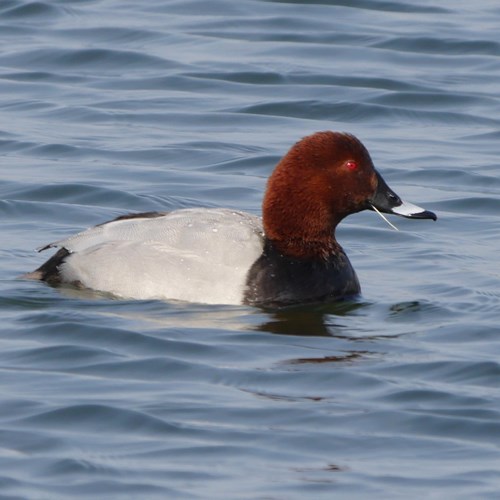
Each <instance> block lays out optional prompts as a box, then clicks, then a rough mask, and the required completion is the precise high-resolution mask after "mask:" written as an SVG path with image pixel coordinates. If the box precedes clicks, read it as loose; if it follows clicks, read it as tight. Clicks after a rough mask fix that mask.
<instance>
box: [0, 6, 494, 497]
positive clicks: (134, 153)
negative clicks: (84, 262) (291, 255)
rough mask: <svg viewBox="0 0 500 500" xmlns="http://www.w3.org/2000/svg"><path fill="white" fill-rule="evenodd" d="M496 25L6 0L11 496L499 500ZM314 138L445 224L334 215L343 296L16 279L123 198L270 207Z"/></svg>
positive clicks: (3, 476) (441, 17) (468, 15)
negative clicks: (177, 295)
mask: <svg viewBox="0 0 500 500" xmlns="http://www.w3.org/2000/svg"><path fill="white" fill-rule="evenodd" d="M499 25H500V7H498V6H496V5H495V2H489V1H487V0H478V1H476V2H469V1H467V2H465V1H454V2H451V1H445V2H437V3H436V2H433V1H430V0H418V1H417V0H405V1H403V0H400V1H396V0H394V1H391V0H353V1H343V0H342V1H341V0H338V1H334V0H332V1H329V0H316V1H312V2H311V1H306V0H290V1H286V0H283V1H264V0H238V2H231V1H229V0H211V1H210V2H206V1H202V0H177V1H169V0H149V1H147V2H137V1H134V2H132V1H127V0H120V1H118V0H73V1H68V0H64V1H63V0H59V1H56V0H45V1H31V2H30V1H27V0H3V1H2V2H1V3H0V173H1V176H0V226H1V229H0V230H1V235H2V236H1V237H2V240H1V241H2V245H1V250H0V251H1V259H0V273H1V281H0V308H1V318H2V327H1V329H0V495H2V498H9V499H10V498H16V499H17V498H23V499H24V498H29V499H50V500H57V499H68V498H72V499H79V498H106V499H111V498H134V499H135V498H141V499H142V498H148V499H149V498H151V499H153V498H155V499H156V498H158V499H165V498H193V499H194V498H199V499H221V498H230V499H238V498H240V499H304V498H315V499H316V498H325V499H330V498H356V499H358V498H381V499H388V498H454V499H457V498H467V499H469V498H498V496H499V491H500V391H499V387H500V364H499V359H500V327H499V319H500V313H499V311H500V271H499V269H500V267H499V264H500V253H499V251H498V248H499V247H498V241H499V235H500V202H499V200H500V165H499V161H500V160H499V159H500V86H499V79H500V30H499V29H498V26H499ZM326 129H332V130H344V131H349V132H352V133H354V134H355V135H357V136H358V137H359V138H360V139H361V140H362V141H363V142H364V143H365V145H366V146H367V147H368V149H369V150H370V152H371V154H372V157H373V160H374V162H375V164H376V166H377V167H378V169H379V170H380V171H381V172H382V173H383V175H384V177H385V179H386V180H387V182H388V183H389V185H391V187H392V188H393V189H394V190H395V191H396V192H398V194H400V195H401V196H402V197H403V198H404V199H406V200H408V201H411V202H413V203H416V204H418V205H420V206H423V207H425V208H426V209H428V210H433V211H435V212H436V213H437V214H438V217H439V219H438V221H437V222H436V223H433V222H431V221H411V220H405V219H399V218H398V219H394V218H392V219H391V220H392V222H394V223H395V224H396V225H397V226H398V227H399V229H400V231H399V232H395V231H393V230H391V228H390V227H388V226H387V225H386V224H385V223H384V222H383V221H382V220H381V219H380V218H378V217H377V216H376V214H374V213H372V212H370V213H368V212H367V213H362V214H358V215H355V216H352V217H350V218H348V220H346V221H345V222H344V223H343V225H342V227H341V228H340V230H339V234H338V237H339V240H340V241H341V243H342V245H343V246H344V248H345V249H346V251H347V253H348V254H349V256H350V259H351V261H352V263H353V265H354V267H355V268H356V270H357V272H358V275H359V278H360V281H361V284H362V288H363V295H362V297H361V299H360V300H358V301H356V302H354V303H342V304H332V305H325V306H307V307H298V308H294V309H291V310H282V311H264V310H260V309H255V308H250V307H244V306H241V307H234V306H207V305H199V304H186V303H179V302H177V303H176V302H170V303H168V302H160V301H148V302H141V301H136V302H134V301H124V300H112V299H110V298H108V297H102V296H99V295H98V294H93V293H91V292H83V291H80V292H78V291H73V292H70V291H68V290H66V291H64V290H60V289H55V288H51V287H48V286H46V285H45V284H42V283H38V282H30V281H23V280H18V279H16V278H17V276H18V275H20V274H21V273H23V272H26V271H29V270H32V269H34V268H35V267H37V266H38V265H40V264H41V262H43V260H44V259H45V258H46V257H47V255H45V254H42V255H40V254H37V253H36V252H35V251H34V249H35V248H37V247H40V246H42V245H44V244H46V243H48V242H50V241H54V240H57V239H59V238H62V237H64V236H67V235H70V234H72V233H74V232H76V231H79V230H82V229H84V228H86V227H88V226H91V225H94V224H97V223H99V222H103V221H105V220H109V219H110V218H113V217H115V216H117V215H120V214H124V213H128V212H134V211H142V210H171V209H175V208H181V207H193V206H225V207H234V208H238V209H242V210H246V211H249V212H251V213H255V214H259V213H260V203H261V199H262V193H263V189H264V187H265V182H266V179H267V177H268V175H269V174H270V172H271V171H272V169H273V167H274V165H275V164H276V162H277V161H278V159H279V158H280V157H281V156H282V155H283V154H284V153H285V152H286V151H287V150H288V148H289V147H290V146H291V145H292V144H293V143H294V142H295V141H296V140H298V139H299V138H301V137H303V136H304V135H307V134H309V133H311V132H313V131H316V130H326Z"/></svg>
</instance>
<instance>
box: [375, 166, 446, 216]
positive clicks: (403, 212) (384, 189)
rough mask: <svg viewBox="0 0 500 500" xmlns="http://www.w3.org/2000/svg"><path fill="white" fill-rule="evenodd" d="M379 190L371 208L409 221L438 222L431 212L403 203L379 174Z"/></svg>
mask: <svg viewBox="0 0 500 500" xmlns="http://www.w3.org/2000/svg"><path fill="white" fill-rule="evenodd" d="M377 181H378V185H377V190H376V191H375V194H374V195H373V197H372V198H371V199H370V200H369V201H368V203H369V204H370V208H371V209H372V210H373V208H376V209H377V210H379V211H380V212H383V213H386V214H394V215H400V216H401V217H406V218H408V219H432V220H437V217H436V214H435V213H434V212H430V211H429V210H424V209H423V208H421V207H418V206H417V205H414V204H413V203H408V202H407V201H403V200H402V199H401V198H400V197H399V196H398V195H397V194H396V193H395V192H394V191H393V190H392V189H391V188H390V187H389V186H388V185H387V184H386V182H385V181H384V179H383V177H382V176H381V175H380V174H379V173H378V172H377Z"/></svg>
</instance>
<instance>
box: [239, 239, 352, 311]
mask: <svg viewBox="0 0 500 500" xmlns="http://www.w3.org/2000/svg"><path fill="white" fill-rule="evenodd" d="M360 291H361V289H360V286H359V281H358V278H357V276H356V273H355V272H354V269H353V267H352V265H351V263H350V262H349V259H348V258H347V255H346V254H345V253H344V251H343V250H342V249H340V250H339V251H338V252H337V253H335V254H333V255H331V256H329V257H328V259H326V260H323V259H321V260H320V259H312V258H305V259H298V258H291V257H286V256H284V255H282V254H281V253H279V252H278V251H277V250H276V249H275V248H274V246H273V245H272V243H271V242H270V241H266V244H265V246H264V252H263V253H262V255H261V256H260V257H259V259H258V260H257V261H255V263H254V264H253V265H252V267H251V268H250V271H249V272H248V276H247V286H246V290H245V296H244V300H243V302H244V303H245V304H248V305H266V306H271V307H279V306H287V305H292V304H301V303H307V302H330V301H334V300H339V299H342V298H345V297H349V296H353V295H357V294H359V293H360Z"/></svg>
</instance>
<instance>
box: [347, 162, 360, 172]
mask: <svg viewBox="0 0 500 500" xmlns="http://www.w3.org/2000/svg"><path fill="white" fill-rule="evenodd" d="M345 166H346V168H347V169H349V170H356V169H357V168H358V164H357V163H356V162H355V161H354V160H349V161H348V162H346V164H345Z"/></svg>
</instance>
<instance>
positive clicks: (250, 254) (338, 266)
mask: <svg viewBox="0 0 500 500" xmlns="http://www.w3.org/2000/svg"><path fill="white" fill-rule="evenodd" d="M365 209H368V210H370V209H371V210H376V211H379V212H383V213H387V214H395V215H400V216H403V217H407V218H412V219H433V220H436V215H435V214H434V213H433V212H429V211H427V210H424V209H422V208H420V207H418V206H416V205H413V204H411V203H407V202H404V201H402V200H401V198H399V196H398V195H396V193H394V191H392V190H391V189H390V188H389V187H388V186H387V184H386V183H385V181H384V179H383V178H382V176H381V175H380V174H379V172H378V171H377V170H376V169H375V167H374V166H373V162H372V160H371V158H370V155H369V153H368V151H367V150H366V148H365V147H364V146H363V144H362V143H361V142H360V141H359V140H358V139H357V138H356V137H354V136H353V135H351V134H347V133H341V132H330V131H326V132H317V133H314V134H312V135H309V136H307V137H305V138H303V139H302V140H301V141H299V142H297V143H296V144H295V145H294V146H292V148H291V149H290V151H288V153H287V154H286V155H285V156H284V157H283V158H282V159H281V161H280V162H279V163H278V165H277V166H276V168H275V169H274V172H273V173H272V175H271V177H270V178H269V181H268V183H267V189H266V193H265V196H264V202H263V207H262V219H261V218H259V217H256V216H254V215H251V214H248V213H245V212H240V211H237V210H229V209H219V208H217V209H213V208H190V209H182V210H175V211H173V212H146V213H139V214H131V215H124V216H121V217H118V218H117V219H114V220H112V221H109V222H106V223H103V224H100V225H98V226H95V227H93V228H90V229H87V230H86V231H83V232H81V233H78V234H76V235H74V236H70V237H69V238H67V239H64V240H61V241H56V242H54V243H50V244H48V245H46V246H45V247H43V248H42V249H41V250H46V249H48V248H53V247H58V248H59V250H58V251H57V252H56V253H55V254H54V255H53V256H52V257H51V258H50V259H49V260H48V261H47V262H45V263H44V264H43V265H42V266H40V267H39V268H38V269H37V270H35V271H33V272H32V273H29V274H27V275H26V277H28V278H32V279H39V280H43V281H46V282H48V283H50V284H55V285H59V284H64V283H66V284H70V285H73V286H77V287H81V288H89V289H93V290H97V291H101V292H108V293H111V294H113V295H115V296H118V297H123V298H132V299H174V300H175V299H176V300H183V301H189V302H204V303H212V304H216V303H219V304H248V305H257V306H270V307H280V306H288V305H292V304H300V303H309V302H326V301H335V300H339V299H344V298H348V297H352V296H356V295H358V294H359V293H360V285H359V281H358V278H357V276H356V273H355V271H354V269H353V267H352V266H351V263H350V262H349V259H348V258H347V255H346V254H345V252H344V250H343V249H342V247H341V246H340V245H339V243H338V242H337V240H336V239H335V229H336V227H337V225H338V224H339V222H340V221H341V220H342V219H343V218H344V217H346V216H347V215H349V214H353V213H356V212H360V211H361V210H365Z"/></svg>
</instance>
